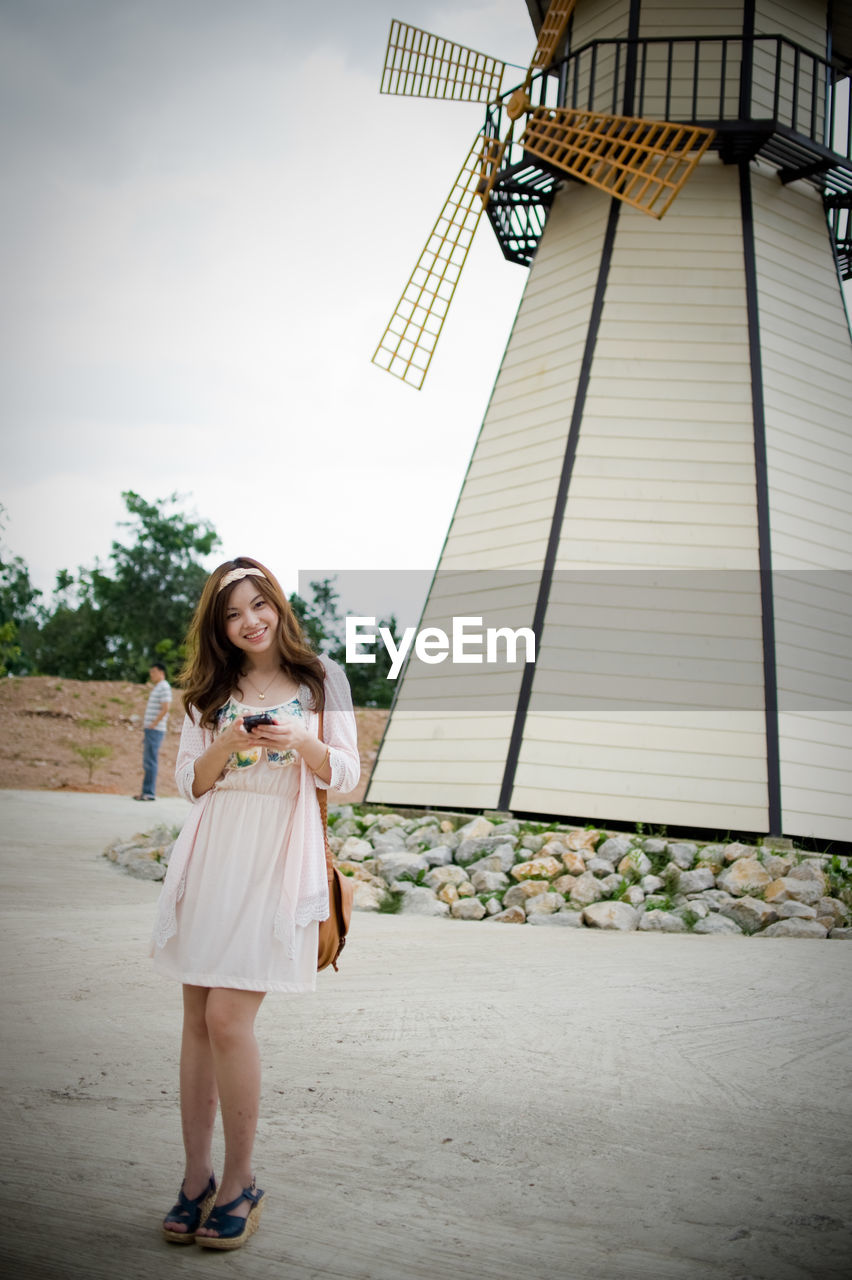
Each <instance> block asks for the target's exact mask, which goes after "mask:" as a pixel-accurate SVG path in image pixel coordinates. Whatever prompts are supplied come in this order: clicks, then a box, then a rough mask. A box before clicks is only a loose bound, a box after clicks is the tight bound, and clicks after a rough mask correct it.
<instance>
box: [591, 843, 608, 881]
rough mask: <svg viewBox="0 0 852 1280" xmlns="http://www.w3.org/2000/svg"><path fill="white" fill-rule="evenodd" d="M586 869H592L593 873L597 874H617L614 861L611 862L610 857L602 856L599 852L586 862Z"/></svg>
mask: <svg viewBox="0 0 852 1280" xmlns="http://www.w3.org/2000/svg"><path fill="white" fill-rule="evenodd" d="M607 843H609V842H607ZM586 870H587V871H591V872H592V874H593V875H596V876H612V875H615V865H614V863H612V862H610V860H609V858H602V857H601V856H600V855H599V854H596V855H595V856H594V857H593V858H589V860H588V862H587V863H586Z"/></svg>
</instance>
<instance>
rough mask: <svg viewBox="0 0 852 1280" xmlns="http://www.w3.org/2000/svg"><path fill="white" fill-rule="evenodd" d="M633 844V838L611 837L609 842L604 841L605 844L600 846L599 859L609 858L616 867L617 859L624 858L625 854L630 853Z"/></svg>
mask: <svg viewBox="0 0 852 1280" xmlns="http://www.w3.org/2000/svg"><path fill="white" fill-rule="evenodd" d="M632 844H633V838H632V837H631V836H611V837H610V839H609V840H604V842H603V844H601V845H598V857H599V858H608V859H609V860H610V862H612V863H613V867H614V866H615V861H616V860H617V859H620V858H623V857H624V855H625V853H629V852H630V849H631V846H632Z"/></svg>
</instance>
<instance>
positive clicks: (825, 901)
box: [816, 898, 849, 925]
mask: <svg viewBox="0 0 852 1280" xmlns="http://www.w3.org/2000/svg"><path fill="white" fill-rule="evenodd" d="M816 912H817V915H818V916H832V917H833V919H834V923H835V924H836V925H844V924H846V923H847V922H848V920H849V908H848V907H847V905H846V903H845V902H841V901H840V899H839V898H820V900H819V902H818V903H817V905H816Z"/></svg>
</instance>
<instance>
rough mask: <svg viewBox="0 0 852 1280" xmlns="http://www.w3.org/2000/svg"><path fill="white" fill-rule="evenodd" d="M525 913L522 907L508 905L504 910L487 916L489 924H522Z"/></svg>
mask: <svg viewBox="0 0 852 1280" xmlns="http://www.w3.org/2000/svg"><path fill="white" fill-rule="evenodd" d="M526 918H527V917H526V914H525V912H524V909H523V907H508V908H507V909H506V910H505V911H500V912H498V914H497V915H496V916H489V917H488V923H489V924H523V923H524V921H525V920H526Z"/></svg>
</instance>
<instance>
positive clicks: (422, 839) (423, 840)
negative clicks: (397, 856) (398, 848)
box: [405, 825, 445, 852]
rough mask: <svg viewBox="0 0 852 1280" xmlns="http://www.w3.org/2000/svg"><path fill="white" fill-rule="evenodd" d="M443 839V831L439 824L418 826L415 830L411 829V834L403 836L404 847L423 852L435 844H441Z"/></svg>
mask: <svg viewBox="0 0 852 1280" xmlns="http://www.w3.org/2000/svg"><path fill="white" fill-rule="evenodd" d="M444 840H445V836H444V833H443V831H442V830H441V828H440V827H439V826H437V825H435V826H434V827H418V828H417V830H416V831H412V833H411V835H409V836H406V837H405V847H406V849H416V850H419V851H423V852H425V850H426V849H431V848H433V847H434V846H435V845H436V844H443V843H444Z"/></svg>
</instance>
